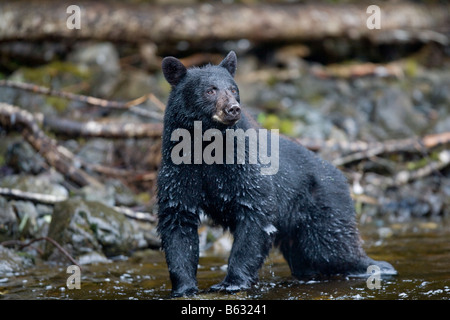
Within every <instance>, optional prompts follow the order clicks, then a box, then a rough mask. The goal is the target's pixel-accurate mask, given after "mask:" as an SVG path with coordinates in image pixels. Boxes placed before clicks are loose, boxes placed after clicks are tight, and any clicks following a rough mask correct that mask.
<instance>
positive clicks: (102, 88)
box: [68, 42, 120, 97]
mask: <svg viewBox="0 0 450 320" xmlns="http://www.w3.org/2000/svg"><path fill="white" fill-rule="evenodd" d="M68 59H69V61H71V62H74V63H76V64H77V65H79V66H80V67H82V68H85V69H89V70H91V71H92V74H93V79H92V84H93V85H94V87H93V88H92V93H91V94H92V95H93V96H99V97H105V96H109V95H111V93H113V91H114V89H115V87H116V86H117V83H118V74H119V73H120V62H119V54H118V53H117V50H116V48H115V47H114V45H112V44H111V43H108V42H104V43H94V44H91V43H88V44H85V45H83V46H79V47H78V49H77V50H76V51H75V52H73V53H72V54H71V55H70V56H69V58H68Z"/></svg>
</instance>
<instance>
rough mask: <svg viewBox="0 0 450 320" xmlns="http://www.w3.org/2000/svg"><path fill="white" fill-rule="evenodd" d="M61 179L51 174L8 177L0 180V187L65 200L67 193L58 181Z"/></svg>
mask: <svg viewBox="0 0 450 320" xmlns="http://www.w3.org/2000/svg"><path fill="white" fill-rule="evenodd" d="M62 180H63V178H62V177H61V175H60V174H56V173H52V172H51V171H50V174H41V175H39V176H32V175H10V176H6V177H4V178H2V179H0V187H3V188H12V189H18V190H21V191H26V192H34V193H41V194H48V195H54V196H57V197H60V198H67V197H68V195H69V192H68V191H67V189H66V188H64V187H63V186H62V185H61V184H59V182H60V181H62Z"/></svg>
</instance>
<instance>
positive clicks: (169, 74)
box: [162, 57, 187, 87]
mask: <svg viewBox="0 0 450 320" xmlns="http://www.w3.org/2000/svg"><path fill="white" fill-rule="evenodd" d="M162 71H163V74H164V77H165V78H166V80H167V82H169V83H170V84H171V85H172V86H174V87H175V86H176V85H177V84H178V83H179V82H180V80H181V79H183V77H184V76H185V75H186V72H187V69H186V67H185V66H184V65H183V64H182V63H181V61H180V60H178V59H177V58H174V57H165V58H164V59H163V61H162Z"/></svg>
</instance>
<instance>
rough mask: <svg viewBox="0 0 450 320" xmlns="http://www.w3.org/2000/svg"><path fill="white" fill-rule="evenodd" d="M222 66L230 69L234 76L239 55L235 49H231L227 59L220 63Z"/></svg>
mask: <svg viewBox="0 0 450 320" xmlns="http://www.w3.org/2000/svg"><path fill="white" fill-rule="evenodd" d="M219 66H220V67H223V68H225V69H227V70H228V72H229V73H230V74H231V76H232V77H234V75H235V73H236V68H237V57H236V53H234V51H230V53H228V55H227V56H226V57H225V59H223V60H222V62H221V63H220V64H219Z"/></svg>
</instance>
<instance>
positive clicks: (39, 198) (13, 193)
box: [0, 188, 67, 204]
mask: <svg viewBox="0 0 450 320" xmlns="http://www.w3.org/2000/svg"><path fill="white" fill-rule="evenodd" d="M0 195H2V196H5V197H8V198H14V199H26V200H28V201H32V202H39V203H44V204H55V203H57V202H61V201H64V200H67V197H65V196H55V195H52V194H42V193H35V192H28V191H22V190H19V189H10V188H0Z"/></svg>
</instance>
